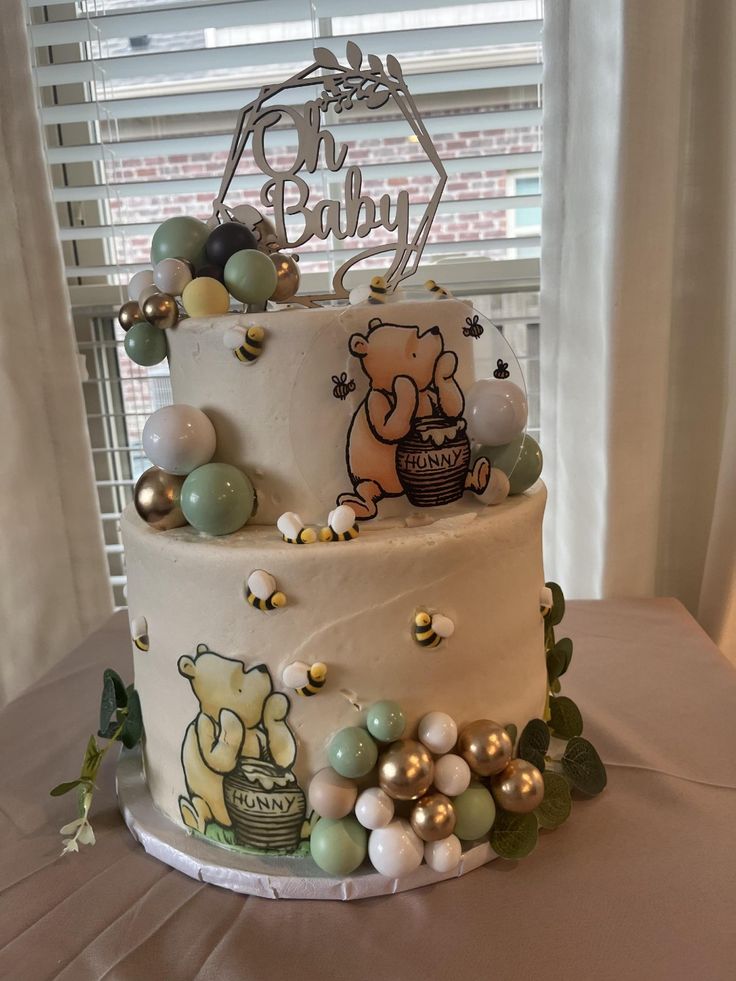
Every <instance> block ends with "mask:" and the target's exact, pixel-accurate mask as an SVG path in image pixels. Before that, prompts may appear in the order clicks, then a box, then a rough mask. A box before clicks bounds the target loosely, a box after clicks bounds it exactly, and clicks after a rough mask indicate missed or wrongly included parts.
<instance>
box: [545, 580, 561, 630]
mask: <svg viewBox="0 0 736 981" xmlns="http://www.w3.org/2000/svg"><path fill="white" fill-rule="evenodd" d="M545 586H547V587H548V588H549V589H551V590H552V609H551V610H550V611H549V613H548V614H547V620H548V621H549V623H550V624H551V625H552V626H553V627H556V626H557V624H558V623H560V621H561V620H562V618H563V617H564V615H565V596H564V594H563V592H562V590H561V589H560V587H559V586H558V585H557V583H556V582H547V583H545Z"/></svg>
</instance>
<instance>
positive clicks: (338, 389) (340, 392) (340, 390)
mask: <svg viewBox="0 0 736 981" xmlns="http://www.w3.org/2000/svg"><path fill="white" fill-rule="evenodd" d="M332 384H333V385H334V386H335V387H334V388H333V389H332V394H333V396H334V397H335V398H336V399H340V400H341V401H344V400H345V399H346V398H347V397H348V395H350V393H351V392H354V391H355V379H354V378H351V379H350V380H349V381H348V373H347V371H343V373H342V374H341V375H333V376H332Z"/></svg>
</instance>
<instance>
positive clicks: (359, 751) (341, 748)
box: [184, 484, 378, 780]
mask: <svg viewBox="0 0 736 981" xmlns="http://www.w3.org/2000/svg"><path fill="white" fill-rule="evenodd" d="M184 486H186V484H185V485H184ZM184 514H185V516H186V511H185V512H184ZM327 759H328V760H329V762H330V766H331V767H332V769H333V770H337V772H338V773H339V774H340V776H341V777H350V778H351V779H353V780H355V779H356V778H358V777H364V776H365V775H366V774H367V773H370V772H371V770H372V769H373V767H374V766H375V765H376V760H377V759H378V747H377V746H376V744H375V743H374V742H373V740H372V739H371V737H370V734H369V733H367V732H366V731H365V729H361V728H360V727H359V726H349V727H348V728H347V729H341V730H340V731H339V732H336V733H335V735H334V736H333V737H332V742H331V743H330V748H329V750H328V751H327Z"/></svg>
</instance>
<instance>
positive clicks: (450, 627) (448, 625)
mask: <svg viewBox="0 0 736 981" xmlns="http://www.w3.org/2000/svg"><path fill="white" fill-rule="evenodd" d="M454 632H455V624H454V623H453V622H452V620H450V618H449V617H445V616H443V615H442V614H441V613H435V615H434V616H430V614H429V613H427V612H426V610H420V611H419V613H417V615H416V616H415V617H414V640H415V641H416V642H417V644H419V646H420V647H427V648H432V647H439V645H440V644H441V643H442V641H443V640H444V639H445V638H447V637H452V635H453V633H454Z"/></svg>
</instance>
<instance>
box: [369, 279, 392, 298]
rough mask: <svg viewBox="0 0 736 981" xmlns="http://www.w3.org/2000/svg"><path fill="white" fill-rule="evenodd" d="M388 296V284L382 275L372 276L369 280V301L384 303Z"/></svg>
mask: <svg viewBox="0 0 736 981" xmlns="http://www.w3.org/2000/svg"><path fill="white" fill-rule="evenodd" d="M387 297H388V286H387V284H386V280H385V279H384V278H383V276H374V277H373V279H372V280H371V287H370V293H369V294H368V302H369V303H385V302H386V299H387Z"/></svg>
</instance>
